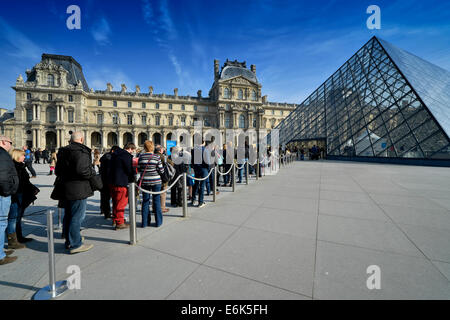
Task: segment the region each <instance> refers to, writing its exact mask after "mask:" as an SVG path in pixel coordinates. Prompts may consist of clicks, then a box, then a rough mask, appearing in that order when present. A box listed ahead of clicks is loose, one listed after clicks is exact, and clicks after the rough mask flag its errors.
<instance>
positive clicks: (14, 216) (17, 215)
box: [6, 193, 23, 234]
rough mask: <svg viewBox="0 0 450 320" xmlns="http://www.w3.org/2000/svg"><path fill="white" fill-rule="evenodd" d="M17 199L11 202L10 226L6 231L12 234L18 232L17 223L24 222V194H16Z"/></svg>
mask: <svg viewBox="0 0 450 320" xmlns="http://www.w3.org/2000/svg"><path fill="white" fill-rule="evenodd" d="M16 197H17V201H16V202H11V206H10V208H9V214H8V227H6V233H7V234H11V233H15V232H16V225H17V224H20V223H21V222H22V217H23V212H22V199H23V194H22V193H18V194H16Z"/></svg>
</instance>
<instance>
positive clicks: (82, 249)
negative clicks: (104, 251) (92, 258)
mask: <svg viewBox="0 0 450 320" xmlns="http://www.w3.org/2000/svg"><path fill="white" fill-rule="evenodd" d="M93 247H94V245H93V244H82V245H81V246H80V247H78V248H76V249H71V250H70V254H74V253H80V252H85V251H88V250H91V249H92V248H93Z"/></svg>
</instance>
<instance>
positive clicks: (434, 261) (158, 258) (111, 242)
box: [0, 161, 450, 299]
mask: <svg viewBox="0 0 450 320" xmlns="http://www.w3.org/2000/svg"><path fill="white" fill-rule="evenodd" d="M35 168H36V171H37V172H38V178H37V179H33V180H32V182H33V183H35V184H37V185H39V186H40V188H41V193H40V194H39V198H38V200H37V201H36V203H35V205H34V206H33V207H31V208H29V209H28V210H27V212H26V214H29V213H32V212H37V211H38V210H42V209H46V208H49V207H53V208H55V206H56V202H55V201H53V200H51V199H49V195H50V193H51V190H52V184H53V181H54V178H55V177H54V176H47V173H48V166H47V165H35ZM219 189H220V191H221V192H220V194H219V195H217V201H216V202H215V203H213V202H212V196H209V197H206V198H205V199H206V203H207V205H206V206H205V207H204V208H200V209H198V208H193V207H189V209H188V210H189V217H188V218H183V217H182V210H181V208H172V207H170V206H169V205H168V208H170V212H169V213H167V214H164V223H163V225H162V226H161V227H160V228H155V227H148V228H145V229H142V228H139V226H140V221H141V215H140V212H138V214H137V219H136V220H137V223H138V224H137V225H138V228H137V234H138V244H137V245H135V246H130V245H129V244H128V241H129V231H128V230H120V231H114V230H113V229H112V226H111V220H105V219H104V218H103V217H102V216H101V215H100V214H99V193H98V192H96V193H95V195H94V196H93V197H92V198H89V200H88V207H87V213H86V220H85V222H84V224H83V230H82V234H83V236H85V238H86V242H87V243H93V244H94V248H93V249H92V250H90V251H88V252H85V253H80V254H76V255H69V254H67V251H66V250H65V249H64V246H63V240H62V239H60V232H59V231H56V232H55V252H56V273H57V277H56V278H57V279H58V280H62V279H66V278H67V277H68V276H69V274H67V273H66V269H67V267H68V266H70V265H78V266H80V268H81V271H82V274H81V276H82V289H81V290H73V291H70V292H68V293H67V294H66V295H64V296H63V297H62V298H61V299H450V291H449V290H450V289H449V288H450V281H449V279H450V238H449V232H448V231H449V223H450V222H449V219H450V203H449V201H450V196H449V195H450V170H449V169H448V168H433V167H419V166H401V165H387V164H374V163H368V164H364V163H351V162H339V161H299V162H295V163H294V164H292V165H291V166H288V167H286V168H282V169H281V170H280V171H279V172H278V174H277V175H266V176H265V177H263V178H262V179H261V180H258V181H256V180H255V178H254V177H251V179H250V181H249V185H248V186H247V185H245V183H244V184H237V185H236V192H235V193H233V192H231V188H224V187H220V188H219ZM447 191H448V193H447ZM169 199H170V195H169V196H168V198H167V203H170V200H169ZM56 222H57V219H56V215H55V217H54V223H56ZM45 224H46V217H45V215H33V216H30V217H26V218H25V219H24V233H25V234H26V235H28V234H29V236H30V237H32V238H33V239H34V241H32V242H31V243H29V245H28V248H27V249H22V250H17V251H16V252H15V255H16V256H18V260H17V261H16V262H15V263H13V264H9V265H6V266H1V267H0V299H30V298H31V297H32V296H33V294H34V293H35V292H36V290H37V289H38V288H41V287H43V286H45V285H47V282H48V258H47V238H46V229H45ZM370 265H377V266H379V267H380V272H381V289H379V290H376V289H374V290H369V289H368V288H367V285H366V281H367V279H368V277H369V276H370V275H369V274H368V273H367V267H368V266H370Z"/></svg>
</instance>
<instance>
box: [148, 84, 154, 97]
mask: <svg viewBox="0 0 450 320" xmlns="http://www.w3.org/2000/svg"><path fill="white" fill-rule="evenodd" d="M148 93H149V94H150V95H151V96H152V95H153V87H152V86H150V87H148Z"/></svg>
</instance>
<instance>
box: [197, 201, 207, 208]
mask: <svg viewBox="0 0 450 320" xmlns="http://www.w3.org/2000/svg"><path fill="white" fill-rule="evenodd" d="M204 206H206V203H204V202H202V203H199V204H198V208H203V207H204Z"/></svg>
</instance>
